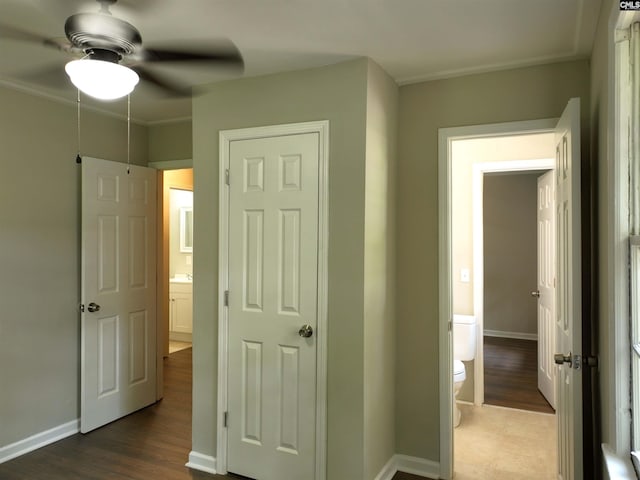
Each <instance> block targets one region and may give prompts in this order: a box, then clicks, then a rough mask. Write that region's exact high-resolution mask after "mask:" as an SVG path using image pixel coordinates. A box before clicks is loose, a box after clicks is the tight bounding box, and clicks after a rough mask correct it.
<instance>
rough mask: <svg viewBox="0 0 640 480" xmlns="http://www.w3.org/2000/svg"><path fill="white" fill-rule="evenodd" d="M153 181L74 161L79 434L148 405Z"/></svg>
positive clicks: (151, 175) (108, 165)
mask: <svg viewBox="0 0 640 480" xmlns="http://www.w3.org/2000/svg"><path fill="white" fill-rule="evenodd" d="M155 235H156V174H155V170H154V169H151V168H145V167H139V166H134V165H132V166H131V167H130V172H128V169H127V165H125V164H122V163H117V162H109V161H106V160H98V159H94V158H88V157H85V158H83V159H82V279H81V288H82V293H81V304H82V305H81V312H82V313H81V386H80V388H81V407H80V430H81V432H82V433H86V432H89V431H91V430H93V429H95V428H98V427H100V426H102V425H105V424H107V423H109V422H111V421H113V420H116V419H118V418H120V417H123V416H125V415H127V414H129V413H131V412H134V411H136V410H138V409H140V408H143V407H146V406H147V405H150V404H151V403H153V402H155V400H156V240H155Z"/></svg>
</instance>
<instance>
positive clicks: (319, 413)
mask: <svg viewBox="0 0 640 480" xmlns="http://www.w3.org/2000/svg"><path fill="white" fill-rule="evenodd" d="M305 133H317V134H318V137H319V142H318V153H319V155H318V165H319V166H318V307H317V308H318V310H317V315H318V324H317V337H316V338H317V359H316V360H317V364H316V365H317V366H316V369H317V371H316V375H317V376H316V379H317V384H316V454H315V464H316V471H315V479H313V480H326V475H327V472H326V464H327V451H326V443H327V348H328V344H327V324H328V320H327V310H328V289H327V288H328V261H329V257H328V246H329V186H328V180H329V122H328V121H326V120H323V121H317V122H304V123H293V124H283V125H273V126H266V127H256V128H242V129H236V130H222V131H220V133H219V138H220V142H219V143H220V145H219V148H220V157H219V159H220V162H219V165H220V169H219V180H218V188H219V218H218V222H219V223H218V225H219V230H218V242H219V244H218V245H219V247H218V272H219V273H218V411H217V425H218V428H217V447H216V448H217V452H216V471H217V473H219V474H225V473H227V429H226V428H222V427H221V426H222V425H224V414H225V412H226V411H227V395H228V391H227V385H228V384H227V381H228V375H227V374H228V363H227V359H228V355H227V354H228V342H227V339H228V333H229V328H228V321H229V319H228V315H227V310H228V309H227V308H226V307H225V306H224V303H225V302H224V292H225V291H226V290H228V288H229V263H228V257H229V256H228V247H229V246H228V233H229V189H228V188H227V184H226V172H227V171H228V169H229V154H230V145H231V142H232V141H236V140H249V139H254V138H265V137H275V136H284V135H299V134H305ZM314 336H315V335H314Z"/></svg>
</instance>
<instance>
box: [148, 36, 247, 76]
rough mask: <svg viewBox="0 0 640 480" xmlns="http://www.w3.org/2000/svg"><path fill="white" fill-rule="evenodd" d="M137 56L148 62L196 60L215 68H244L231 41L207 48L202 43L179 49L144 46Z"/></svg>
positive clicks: (242, 61) (240, 57)
mask: <svg viewBox="0 0 640 480" xmlns="http://www.w3.org/2000/svg"><path fill="white" fill-rule="evenodd" d="M139 58H140V59H141V60H142V61H144V62H149V63H156V62H163V63H172V62H174V63H181V62H197V63H200V64H201V65H206V64H207V63H210V64H211V65H212V66H215V67H216V68H218V67H226V68H232V69H234V70H240V71H243V70H244V60H243V59H242V55H241V54H240V52H239V51H238V49H237V48H236V46H235V45H233V43H231V42H228V43H225V44H224V45H221V44H217V45H212V46H210V47H209V48H207V47H206V46H203V45H198V46H196V47H192V48H180V49H177V48H176V49H161V48H144V49H142V51H141V52H140V53H139Z"/></svg>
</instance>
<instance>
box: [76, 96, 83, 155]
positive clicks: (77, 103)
mask: <svg viewBox="0 0 640 480" xmlns="http://www.w3.org/2000/svg"><path fill="white" fill-rule="evenodd" d="M76 105H77V109H78V116H77V122H78V139H77V142H78V153H77V155H76V163H82V157H81V156H80V89H78V100H77V101H76Z"/></svg>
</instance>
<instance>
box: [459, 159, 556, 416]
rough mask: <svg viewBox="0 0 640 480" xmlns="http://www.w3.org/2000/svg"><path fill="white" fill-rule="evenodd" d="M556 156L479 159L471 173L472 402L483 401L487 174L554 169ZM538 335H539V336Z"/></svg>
mask: <svg viewBox="0 0 640 480" xmlns="http://www.w3.org/2000/svg"><path fill="white" fill-rule="evenodd" d="M554 167H555V159H553V158H542V159H535V160H507V161H502V162H486V163H476V164H474V165H473V173H472V180H471V183H472V194H471V195H472V198H473V200H472V202H473V212H472V218H473V229H472V231H473V234H472V235H473V237H472V238H473V276H474V279H473V314H474V316H475V317H476V329H477V330H476V332H477V335H476V358H475V360H474V362H473V403H474V404H475V405H483V404H484V342H483V340H484V335H485V333H488V332H486V331H485V329H484V253H483V252H484V208H483V200H482V199H483V194H484V175H485V174H487V173H517V172H527V171H544V170H553V169H554ZM536 338H537V336H536Z"/></svg>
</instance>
